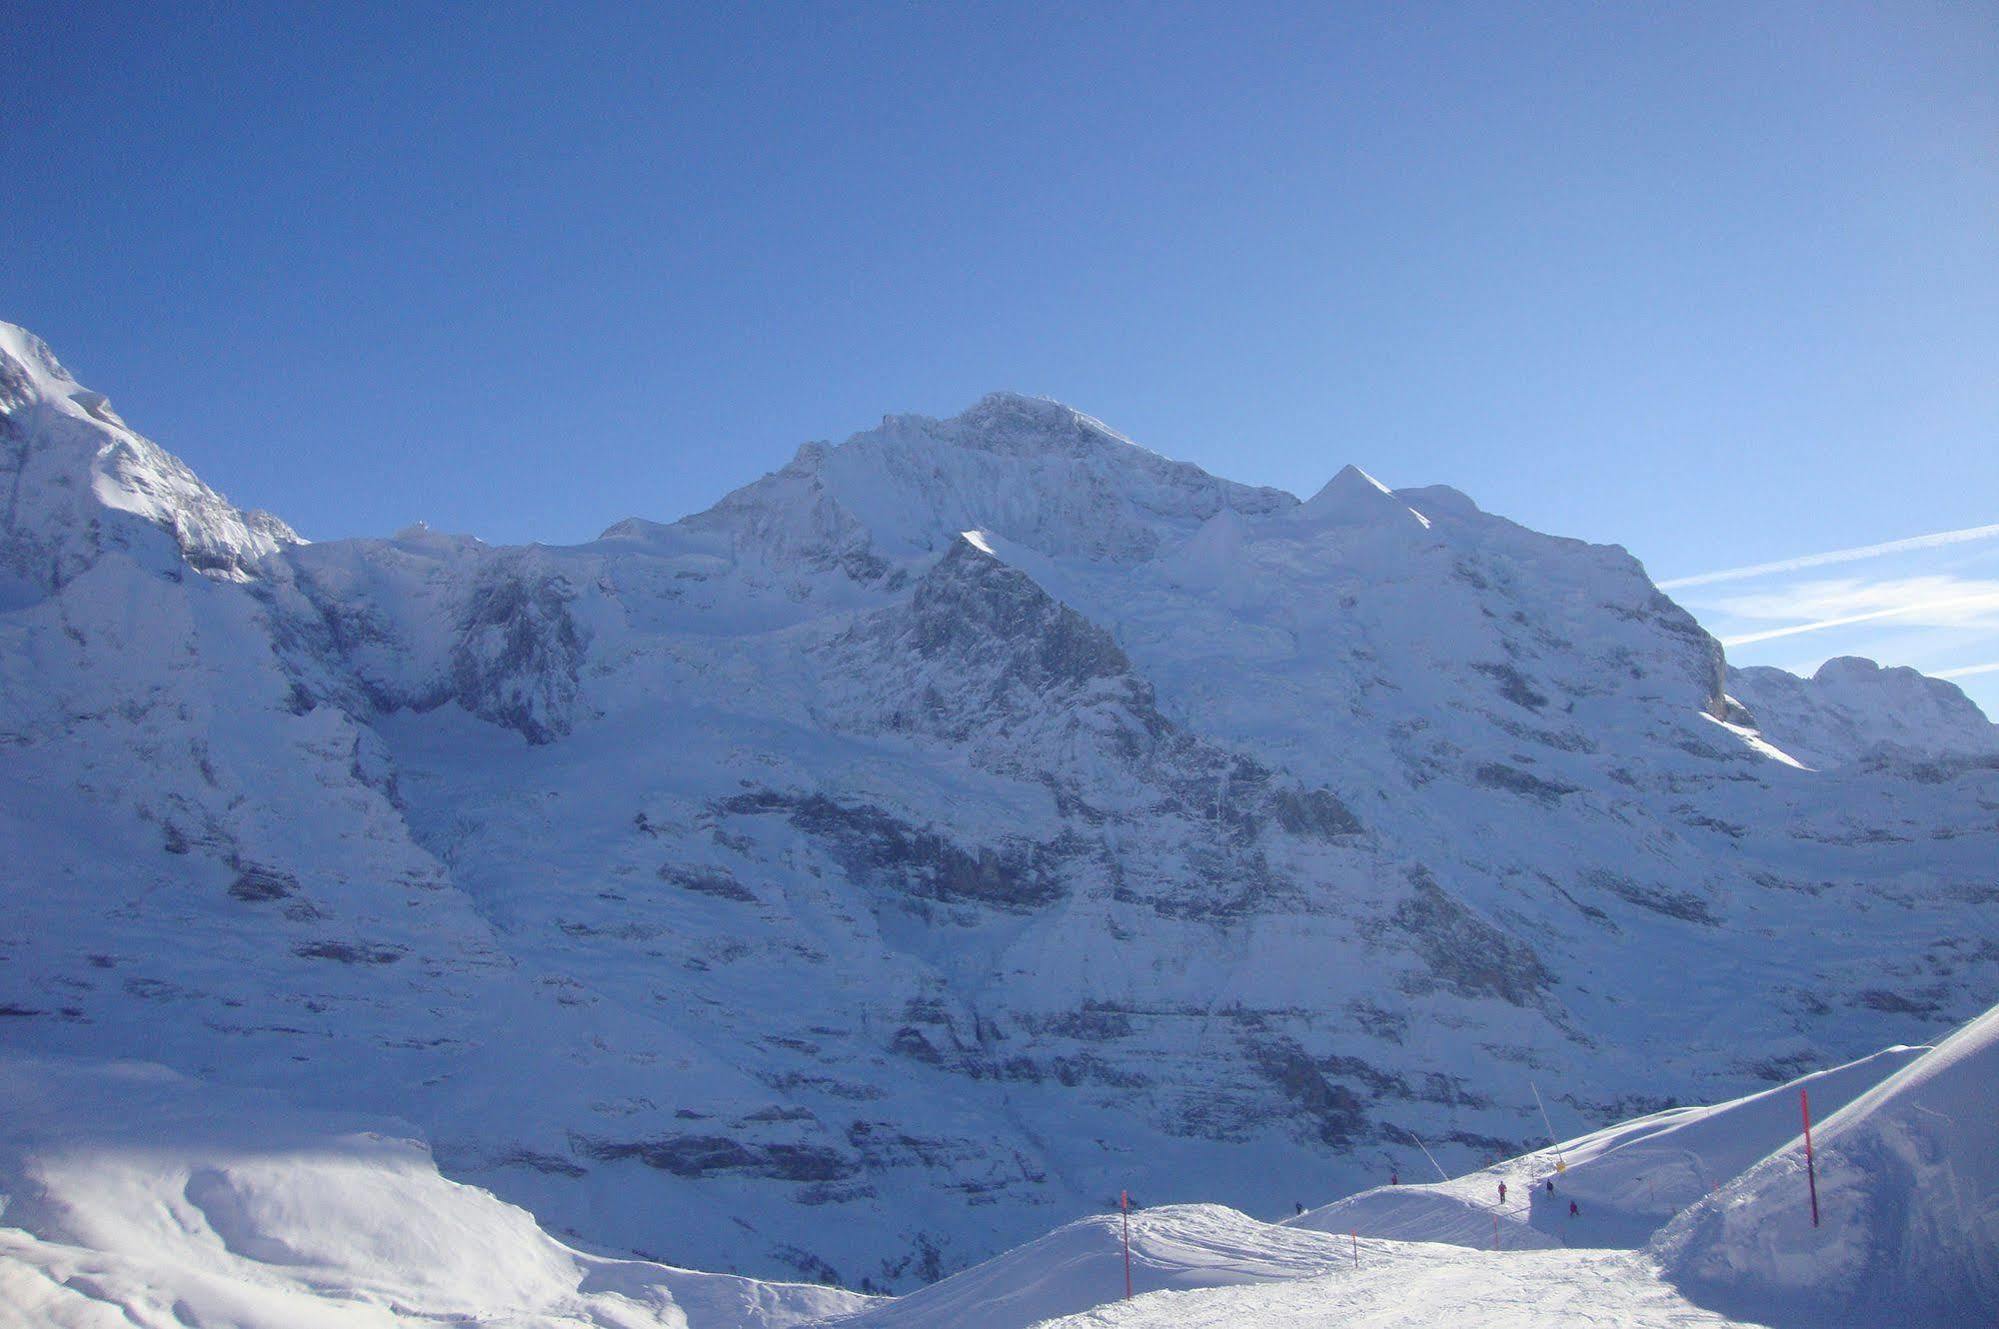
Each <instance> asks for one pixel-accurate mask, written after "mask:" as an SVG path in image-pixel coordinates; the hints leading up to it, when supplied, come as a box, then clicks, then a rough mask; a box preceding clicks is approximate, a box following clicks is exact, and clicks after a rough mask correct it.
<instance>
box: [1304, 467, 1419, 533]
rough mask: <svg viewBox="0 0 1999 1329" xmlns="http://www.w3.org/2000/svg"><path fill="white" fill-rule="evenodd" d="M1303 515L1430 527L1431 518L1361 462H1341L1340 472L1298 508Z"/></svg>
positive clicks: (1328, 521)
mask: <svg viewBox="0 0 1999 1329" xmlns="http://www.w3.org/2000/svg"><path fill="white" fill-rule="evenodd" d="M1297 515H1298V516H1299V517H1300V518H1301V519H1304V520H1307V521H1311V522H1315V523H1320V524H1325V525H1333V526H1377V525H1382V524H1387V523H1396V522H1412V521H1413V522H1414V523H1416V524H1418V525H1420V526H1422V527H1426V528H1427V527H1428V526H1429V524H1430V519H1429V518H1427V517H1425V516H1424V515H1423V514H1422V513H1420V512H1418V511H1416V510H1415V509H1414V508H1412V507H1410V506H1409V505H1408V504H1406V503H1404V502H1403V501H1402V500H1401V499H1399V498H1397V497H1396V496H1395V491H1394V490H1392V489H1390V488H1389V487H1388V486H1387V485H1385V484H1383V483H1381V481H1379V480H1377V479H1375V478H1374V477H1373V476H1371V475H1369V474H1368V473H1367V472H1366V471H1363V470H1362V469H1361V468H1360V467H1358V466H1352V465H1348V466H1342V467H1341V468H1340V471H1339V474H1337V475H1335V476H1334V477H1333V478H1332V479H1330V480H1328V481H1326V483H1325V487H1324V488H1322V489H1320V490H1319V492H1318V493H1316V494H1314V495H1312V497H1311V498H1309V499H1307V500H1306V501H1305V502H1304V504H1303V505H1302V506H1300V507H1299V509H1298V514H1297Z"/></svg>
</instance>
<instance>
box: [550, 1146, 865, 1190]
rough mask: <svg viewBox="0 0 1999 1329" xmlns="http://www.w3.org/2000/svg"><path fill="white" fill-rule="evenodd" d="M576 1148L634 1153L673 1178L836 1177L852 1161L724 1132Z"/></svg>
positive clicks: (618, 1155)
mask: <svg viewBox="0 0 1999 1329" xmlns="http://www.w3.org/2000/svg"><path fill="white" fill-rule="evenodd" d="M580 1145H581V1148H582V1149H583V1151H584V1152H586V1153H588V1154H589V1155H590V1156H591V1157H592V1158H596V1159H600V1160H602V1161H604V1162H615V1161H617V1160H619V1159H626V1158H635V1159H637V1160H638V1161H639V1162H641V1163H644V1164H645V1165H646V1166H647V1167H650V1168H658V1169H659V1170H660V1171H662V1172H671V1173H672V1174H673V1175H674V1176H676V1177H705V1176H709V1175H712V1174H714V1173H719V1172H735V1173H744V1174H747V1175H751V1176H758V1177H769V1178H772V1179H774V1180H778V1181H816V1182H824V1181H839V1180H842V1179H844V1178H847V1177H850V1176H853V1175H854V1173H855V1171H856V1169H855V1167H854V1165H853V1163H852V1162H850V1161H848V1160H847V1159H845V1158H843V1157H842V1156H841V1155H840V1154H838V1153H836V1152H835V1151H833V1150H832V1149H829V1148H826V1147H824V1146H822V1145H808V1144H770V1145H753V1144H745V1143H743V1142H742V1141H741V1140H734V1139H731V1138H729V1137H728V1136H726V1135H667V1136H661V1137H660V1138H658V1139H654V1140H588V1141H581V1142H580Z"/></svg>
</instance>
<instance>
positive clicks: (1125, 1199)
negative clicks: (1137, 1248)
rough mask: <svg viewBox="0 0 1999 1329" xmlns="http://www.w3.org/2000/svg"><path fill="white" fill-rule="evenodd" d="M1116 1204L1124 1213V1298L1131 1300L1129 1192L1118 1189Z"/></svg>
mask: <svg viewBox="0 0 1999 1329" xmlns="http://www.w3.org/2000/svg"><path fill="white" fill-rule="evenodd" d="M1117 1205H1118V1209H1119V1211H1120V1212H1122V1213H1123V1214H1124V1299H1125V1300H1126V1301H1130V1300H1131V1192H1130V1191H1119V1192H1118V1193H1117Z"/></svg>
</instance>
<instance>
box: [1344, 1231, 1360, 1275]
mask: <svg viewBox="0 0 1999 1329" xmlns="http://www.w3.org/2000/svg"><path fill="white" fill-rule="evenodd" d="M1347 1235H1348V1236H1349V1237H1352V1238H1353V1267H1354V1268H1356V1269H1358V1268H1360V1233H1358V1232H1349V1233H1347Z"/></svg>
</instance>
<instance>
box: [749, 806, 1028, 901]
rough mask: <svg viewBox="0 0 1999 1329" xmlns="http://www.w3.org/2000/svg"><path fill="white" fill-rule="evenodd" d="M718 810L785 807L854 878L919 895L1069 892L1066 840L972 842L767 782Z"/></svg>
mask: <svg viewBox="0 0 1999 1329" xmlns="http://www.w3.org/2000/svg"><path fill="white" fill-rule="evenodd" d="M718 810H719V811H722V812H725V813H730V814H733V815H738V816H742V815H756V814H760V813H770V812H783V813H785V814H786V815H787V816H788V818H789V820H790V821H791V824H792V825H793V826H796V827H797V828H798V829H799V830H801V831H804V832H805V833H806V834H808V835H810V836H812V837H814V838H815V839H817V840H819V841H820V842H821V843H822V844H824V845H825V846H826V848H827V851H828V852H829V853H830V854H831V855H832V857H833V859H834V861H836V862H837V863H839V864H840V866H841V868H842V869H844V870H845V871H846V873H847V875H848V877H849V878H850V879H851V880H853V881H855V882H856V883H858V884H861V885H866V886H873V887H876V888H878V889H883V890H889V891H894V892H896V893H898V894H902V895H907V896H912V897H915V898H917V899H926V900H936V901H941V902H944V903H970V904H980V905H987V906H991V907H994V908H1002V909H1013V910H1026V909H1035V908H1039V907H1041V906H1043V905H1046V904H1050V903H1053V902H1054V901H1055V900H1057V899H1059V898H1060V897H1061V896H1062V894H1063V886H1062V882H1061V880H1060V878H1059V877H1058V876H1057V875H1056V869H1057V867H1058V865H1059V863H1060V861H1061V859H1062V857H1063V854H1062V852H1061V846H1051V845H1042V844H1034V843H1028V842H1016V843H1011V844H1004V845H1001V846H999V847H997V848H992V847H987V846H980V847H978V848H977V849H973V850H967V849H964V848H961V847H960V846H958V845H956V844H954V843H952V842H951V841H950V840H948V839H946V838H945V837H944V836H942V835H940V834H939V833H937V832H936V831H932V830H929V829H927V828H924V827H919V826H913V825H911V824H910V823H908V822H905V821H902V820H900V819H899V818H897V817H895V816H893V815H891V814H890V813H888V812H887V811H885V810H883V809H881V808H878V807H875V806H873V805H871V804H866V803H838V802H835V801H834V800H832V799H830V798H827V797H825V796H824V795H822V794H806V795H787V794H779V793H775V792H773V791H770V790H760V791H757V792H754V793H748V794H740V795H738V796H736V797H734V798H731V799H726V800H724V801H723V802H722V803H721V804H720V805H719V806H718Z"/></svg>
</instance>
